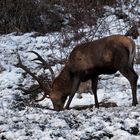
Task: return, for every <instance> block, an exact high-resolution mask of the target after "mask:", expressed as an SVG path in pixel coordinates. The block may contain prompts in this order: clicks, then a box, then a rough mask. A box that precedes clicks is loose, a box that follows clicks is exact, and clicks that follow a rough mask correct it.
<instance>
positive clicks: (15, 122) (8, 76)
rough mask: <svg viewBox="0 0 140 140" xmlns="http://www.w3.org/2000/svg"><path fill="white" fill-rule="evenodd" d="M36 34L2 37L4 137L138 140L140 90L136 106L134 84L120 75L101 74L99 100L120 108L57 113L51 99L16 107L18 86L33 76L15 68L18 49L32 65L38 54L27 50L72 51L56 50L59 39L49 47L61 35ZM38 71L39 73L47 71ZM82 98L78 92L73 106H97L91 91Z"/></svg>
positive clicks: (0, 124)
mask: <svg viewBox="0 0 140 140" xmlns="http://www.w3.org/2000/svg"><path fill="white" fill-rule="evenodd" d="M32 35H33V33H26V34H23V35H21V36H15V35H14V34H9V35H2V36H0V139H2V140H108V139H111V140H140V90H139V88H138V100H139V105H137V106H136V107H132V105H131V103H132V96H131V89H130V85H129V83H128V81H127V80H126V79H125V78H124V77H123V76H122V75H120V74H119V73H117V74H116V75H109V76H107V75H105V76H101V80H100V81H99V85H98V98H99V101H103V102H114V103H116V104H117V105H118V107H110V108H104V107H100V108H99V109H95V108H94V107H92V108H87V109H83V110H76V109H71V110H64V111H61V112H56V111H52V110H48V109H46V108H45V107H50V108H52V104H51V102H50V100H49V99H45V100H44V101H42V102H41V103H39V104H40V105H42V106H44V108H39V107H33V106H30V105H28V106H24V105H23V106H24V107H21V108H20V107H19V106H18V105H17V104H18V101H17V95H22V94H21V91H19V90H17V87H18V85H26V86H28V85H29V84H31V83H32V82H33V81H32V80H31V78H30V76H29V77H27V78H26V79H24V78H23V76H22V73H23V71H22V70H21V69H19V68H16V67H15V66H14V64H16V63H17V53H19V54H20V55H21V57H22V59H23V62H24V64H25V65H27V66H28V67H31V68H32V69H33V68H36V64H35V63H34V62H31V60H32V59H33V58H35V55H34V54H31V53H29V52H28V51H31V50H34V51H37V52H38V53H39V54H41V55H42V57H43V58H45V59H46V60H47V58H48V57H49V56H50V55H52V56H53V57H56V58H58V57H59V58H60V59H61V58H64V57H66V55H67V51H68V50H60V49H58V45H57V44H55V42H54V44H55V45H54V44H53V45H52V49H51V50H50V49H49V48H48V47H47V46H48V45H50V44H51V42H53V40H54V41H55V40H56V39H57V36H58V34H55V35H54V34H52V35H46V36H38V37H33V36H32ZM59 39H60V38H59ZM50 41H51V42H50ZM64 49H65V48H64ZM56 69H57V70H59V69H60V67H59V66H58V67H54V70H56ZM135 69H136V71H137V73H138V74H139V73H140V67H139V66H135ZM35 71H36V72H37V74H39V73H41V72H42V71H43V70H40V71H38V69H35ZM138 85H140V80H139V81H138ZM82 97H83V98H80V99H79V98H77V96H75V98H74V99H73V101H72V104H71V107H74V106H78V105H90V104H94V100H93V96H92V95H91V94H90V93H83V94H82ZM19 102H20V100H19ZM25 102H26V101H25ZM15 106H16V107H15Z"/></svg>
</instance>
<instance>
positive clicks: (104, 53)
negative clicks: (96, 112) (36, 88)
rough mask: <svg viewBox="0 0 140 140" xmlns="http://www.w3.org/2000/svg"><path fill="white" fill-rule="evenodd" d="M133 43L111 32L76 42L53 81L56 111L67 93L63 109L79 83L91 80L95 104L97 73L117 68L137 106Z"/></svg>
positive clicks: (109, 72) (53, 98)
mask: <svg viewBox="0 0 140 140" xmlns="http://www.w3.org/2000/svg"><path fill="white" fill-rule="evenodd" d="M135 49H136V48H135V43H134V42H133V41H132V39H130V38H129V37H126V36H122V35H112V36H109V37H105V38H102V39H99V40H96V41H93V42H87V43H84V44H80V45H77V46H76V47H75V48H74V49H73V51H72V52H71V54H70V56H69V59H68V62H67V63H66V65H65V67H64V69H63V70H62V71H61V73H60V74H59V76H58V77H57V78H56V79H55V80H54V83H53V85H52V90H51V92H50V94H49V95H50V98H51V100H52V102H53V105H54V109H55V110H62V109H63V107H64V103H65V101H66V98H67V97H68V96H69V100H68V102H67V105H66V108H69V105H70V103H71V100H72V98H73V96H74V94H75V92H76V91H77V89H78V87H79V84H80V82H85V81H87V80H89V79H90V80H91V81H92V90H93V93H94V96H95V106H96V107H99V103H98V99H97V94H96V92H97V82H98V75H100V74H113V73H115V72H117V71H120V72H121V73H122V74H123V75H124V76H125V77H126V78H127V79H128V80H129V82H130V85H131V88H132V96H133V101H132V104H133V105H136V104H137V103H138V102H137V97H136V84H137V79H138V76H137V74H136V73H135V71H134V69H133V63H134V56H135Z"/></svg>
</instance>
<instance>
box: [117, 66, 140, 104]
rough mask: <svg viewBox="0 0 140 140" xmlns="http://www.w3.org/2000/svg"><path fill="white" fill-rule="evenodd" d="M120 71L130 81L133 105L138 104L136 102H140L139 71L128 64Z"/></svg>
mask: <svg viewBox="0 0 140 140" xmlns="http://www.w3.org/2000/svg"><path fill="white" fill-rule="evenodd" d="M119 71H120V73H121V74H122V75H123V76H125V77H126V78H127V79H128V81H129V82H130V85H131V90H132V105H133V106H136V104H138V101H137V80H138V75H137V73H136V72H135V71H134V69H133V68H132V67H131V68H130V67H128V66H127V67H124V68H122V69H120V70H119Z"/></svg>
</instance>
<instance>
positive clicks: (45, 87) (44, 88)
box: [15, 54, 51, 101]
mask: <svg viewBox="0 0 140 140" xmlns="http://www.w3.org/2000/svg"><path fill="white" fill-rule="evenodd" d="M17 58H18V63H17V64H16V65H15V66H16V67H18V68H21V69H23V70H24V71H25V72H26V73H28V74H29V75H30V76H32V77H33V78H34V79H35V80H36V81H37V82H38V84H39V88H40V89H41V90H42V91H43V92H44V94H43V97H42V98H41V99H38V100H36V101H42V100H43V99H45V98H46V97H47V96H48V95H49V92H50V89H51V87H50V84H48V83H47V82H43V81H42V80H41V79H40V78H39V77H37V76H36V75H35V74H34V73H33V72H31V71H30V69H29V68H27V67H26V66H25V65H24V64H23V63H22V61H21V58H20V55H19V54H18V55H17ZM22 91H23V89H22ZM24 91H26V90H24Z"/></svg>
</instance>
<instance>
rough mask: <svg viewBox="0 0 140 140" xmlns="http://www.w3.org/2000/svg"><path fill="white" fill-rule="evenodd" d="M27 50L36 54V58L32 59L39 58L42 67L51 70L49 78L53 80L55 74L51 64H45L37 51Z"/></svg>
mask: <svg viewBox="0 0 140 140" xmlns="http://www.w3.org/2000/svg"><path fill="white" fill-rule="evenodd" d="M29 52H31V53H34V54H35V55H37V58H35V59H33V61H34V60H39V61H40V62H42V66H43V67H44V69H49V71H50V72H51V78H52V81H53V80H54V78H55V74H54V71H53V69H52V68H51V66H50V65H49V64H47V62H46V61H45V60H44V59H43V58H42V57H41V56H40V55H39V54H38V53H37V52H35V51H29Z"/></svg>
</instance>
